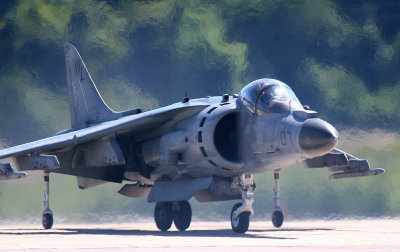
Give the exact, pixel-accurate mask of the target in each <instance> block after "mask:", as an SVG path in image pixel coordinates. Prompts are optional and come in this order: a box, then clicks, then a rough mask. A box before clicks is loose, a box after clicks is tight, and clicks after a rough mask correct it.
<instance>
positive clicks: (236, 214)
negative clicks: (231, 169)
mask: <svg viewBox="0 0 400 252" xmlns="http://www.w3.org/2000/svg"><path fill="white" fill-rule="evenodd" d="M234 184H235V185H236V186H238V187H239V190H240V192H241V193H242V200H243V203H237V204H235V205H234V206H233V208H232V211H231V226H232V230H233V232H235V233H245V232H246V231H247V230H248V229H249V223H250V216H251V215H253V213H254V210H253V207H252V204H253V202H254V188H255V184H254V181H253V174H242V175H240V176H239V177H236V178H235V180H234Z"/></svg>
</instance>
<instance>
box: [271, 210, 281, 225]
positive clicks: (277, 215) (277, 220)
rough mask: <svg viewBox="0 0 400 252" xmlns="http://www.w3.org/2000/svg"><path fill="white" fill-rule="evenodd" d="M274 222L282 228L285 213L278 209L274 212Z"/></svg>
mask: <svg viewBox="0 0 400 252" xmlns="http://www.w3.org/2000/svg"><path fill="white" fill-rule="evenodd" d="M271 219H272V224H274V226H275V227H277V228H280V227H281V226H282V224H283V219H284V218H283V213H282V211H281V210H276V211H274V212H272V218H271Z"/></svg>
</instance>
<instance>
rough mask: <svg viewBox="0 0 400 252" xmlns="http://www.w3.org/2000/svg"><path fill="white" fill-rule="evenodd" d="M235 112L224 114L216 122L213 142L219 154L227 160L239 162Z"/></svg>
mask: <svg viewBox="0 0 400 252" xmlns="http://www.w3.org/2000/svg"><path fill="white" fill-rule="evenodd" d="M236 122H237V113H230V114H226V115H225V116H223V117H222V118H221V120H220V121H219V122H218V123H217V125H216V127H215V131H214V144H215V148H216V149H217V151H218V152H219V154H220V155H221V156H222V157H223V158H225V159H226V160H228V161H231V162H239V161H240V159H239V153H238V147H239V146H238V133H237V126H236Z"/></svg>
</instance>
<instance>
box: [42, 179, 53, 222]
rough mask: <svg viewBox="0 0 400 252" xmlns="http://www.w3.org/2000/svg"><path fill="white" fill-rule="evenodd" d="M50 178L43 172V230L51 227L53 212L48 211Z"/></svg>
mask: <svg viewBox="0 0 400 252" xmlns="http://www.w3.org/2000/svg"><path fill="white" fill-rule="evenodd" d="M49 184H50V176H49V173H48V172H44V210H43V217H42V225H43V228H44V229H50V228H51V227H52V226H53V212H52V211H51V210H50V205H49V194H50V188H49Z"/></svg>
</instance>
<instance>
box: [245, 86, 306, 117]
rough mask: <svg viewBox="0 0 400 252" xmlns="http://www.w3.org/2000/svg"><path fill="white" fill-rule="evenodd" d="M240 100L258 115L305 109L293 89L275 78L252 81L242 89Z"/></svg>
mask: <svg viewBox="0 0 400 252" xmlns="http://www.w3.org/2000/svg"><path fill="white" fill-rule="evenodd" d="M239 100H240V101H241V103H242V104H243V105H244V106H245V107H246V108H247V109H249V110H250V112H252V113H254V114H257V115H261V114H263V113H283V112H285V111H289V110H299V109H300V110H302V109H303V106H302V105H301V103H300V101H299V99H297V97H296V95H295V94H294V93H293V91H292V89H291V88H290V87H289V86H288V85H286V84H285V83H283V82H281V81H278V80H274V79H259V80H255V81H253V82H251V83H250V84H248V85H247V86H245V87H244V88H243V89H242V90H241V91H240V93H239Z"/></svg>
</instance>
